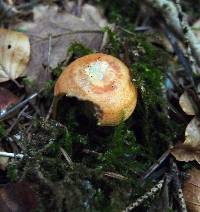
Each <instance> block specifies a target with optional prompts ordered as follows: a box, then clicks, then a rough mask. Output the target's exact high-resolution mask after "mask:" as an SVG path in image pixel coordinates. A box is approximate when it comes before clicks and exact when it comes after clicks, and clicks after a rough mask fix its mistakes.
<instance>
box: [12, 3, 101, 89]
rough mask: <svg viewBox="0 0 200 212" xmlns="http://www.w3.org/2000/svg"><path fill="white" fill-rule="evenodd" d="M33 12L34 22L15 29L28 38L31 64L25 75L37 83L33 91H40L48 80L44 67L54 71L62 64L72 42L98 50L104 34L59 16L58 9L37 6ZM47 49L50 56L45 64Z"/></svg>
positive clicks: (72, 18)
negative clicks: (37, 89) (36, 89)
mask: <svg viewBox="0 0 200 212" xmlns="http://www.w3.org/2000/svg"><path fill="white" fill-rule="evenodd" d="M33 12H34V21H33V22H28V23H27V22H25V23H21V24H20V25H18V26H16V27H17V28H18V29H21V30H23V31H25V32H26V33H27V34H28V35H29V37H30V42H31V60H30V63H29V66H28V70H27V75H28V77H29V78H30V79H31V80H33V81H34V82H35V83H36V87H38V88H41V87H43V86H44V83H46V81H47V80H48V79H49V73H48V72H47V69H46V67H47V66H49V67H50V68H52V69H54V68H56V67H57V66H58V64H60V63H61V62H63V61H64V60H65V59H66V55H67V49H68V47H69V46H70V45H71V44H72V43H73V42H81V43H82V44H83V45H85V46H86V47H88V48H92V49H96V50H98V49H99V48H100V46H101V42H102V37H103V33H102V32H101V27H100V26H98V25H97V24H96V23H92V22H91V21H90V22H86V21H84V20H83V19H82V18H79V17H76V16H74V15H71V14H70V13H67V12H59V11H58V7H57V6H51V7H49V6H37V7H34V9H33ZM87 20H88V19H87ZM50 35H51V37H52V39H51V42H49V36H50ZM49 45H51V52H50V58H49V60H48V57H49V51H48V49H49ZM48 61H49V64H48Z"/></svg>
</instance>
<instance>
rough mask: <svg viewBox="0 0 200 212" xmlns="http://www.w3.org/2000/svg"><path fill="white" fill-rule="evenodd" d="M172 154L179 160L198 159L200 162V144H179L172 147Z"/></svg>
mask: <svg viewBox="0 0 200 212" xmlns="http://www.w3.org/2000/svg"><path fill="white" fill-rule="evenodd" d="M171 154H172V155H173V156H174V157H175V158H176V160H178V161H185V162H189V161H193V160H196V161H197V162H198V163H199V164H200V146H199V147H192V146H190V145H187V144H179V145H176V146H175V147H174V148H173V149H171Z"/></svg>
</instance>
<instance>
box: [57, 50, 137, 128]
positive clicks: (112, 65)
mask: <svg viewBox="0 0 200 212" xmlns="http://www.w3.org/2000/svg"><path fill="white" fill-rule="evenodd" d="M54 95H55V96H60V95H66V96H69V97H77V98H78V99H80V100H83V101H90V102H92V103H93V105H94V107H95V110H96V114H95V115H96V117H97V119H98V124H99V125H102V126H106V125H108V126H109V125H111V126H112V125H117V124H119V123H120V122H121V121H123V120H126V119H127V118H128V117H129V116H130V115H131V114H132V112H133V110H134V109H135V106H136V102H137V91H136V88H135V86H134V84H133V83H132V82H131V78H130V73H129V69H128V68H127V66H126V65H125V64H124V63H122V62H121V61H120V60H119V59H117V58H115V57H113V56H111V55H106V54H102V53H96V54H90V55H86V56H84V57H81V58H79V59H77V60H75V61H74V62H72V63H71V64H70V65H69V66H67V67H66V68H65V70H64V71H63V73H62V74H61V75H60V77H59V78H58V80H57V82H56V85H55V89H54Z"/></svg>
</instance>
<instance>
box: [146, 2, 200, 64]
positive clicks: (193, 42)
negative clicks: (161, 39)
mask: <svg viewBox="0 0 200 212" xmlns="http://www.w3.org/2000/svg"><path fill="white" fill-rule="evenodd" d="M145 2H146V3H147V4H148V5H150V6H151V7H152V8H153V9H154V10H156V11H157V12H158V13H159V14H160V15H161V16H162V17H163V18H164V20H165V22H166V23H167V25H168V26H169V27H170V28H171V29H172V30H173V31H174V32H175V33H176V34H177V35H178V36H179V37H181V39H182V40H185V38H187V40H188V44H189V45H190V47H191V50H192V53H193V55H194V57H195V59H196V62H197V63H198V64H200V41H199V40H198V38H197V37H196V36H195V34H194V32H193V31H192V29H191V27H190V26H189V24H188V23H187V22H186V21H185V24H184V31H183V30H182V27H181V23H180V20H179V13H178V11H177V8H176V6H175V4H174V3H173V2H172V1H170V0H145Z"/></svg>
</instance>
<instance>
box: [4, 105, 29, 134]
mask: <svg viewBox="0 0 200 212" xmlns="http://www.w3.org/2000/svg"><path fill="white" fill-rule="evenodd" d="M27 108H28V105H26V106H25V107H24V108H23V109H22V110H21V111H20V113H19V115H18V116H17V118H16V120H15V121H14V122H13V123H12V125H11V126H10V128H9V129H8V130H7V131H6V134H5V135H4V137H7V136H8V135H9V134H10V132H11V131H12V130H13V128H14V127H15V126H16V125H17V123H18V122H19V120H20V118H21V116H22V114H23V113H24V112H25V110H26V109H27Z"/></svg>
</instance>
